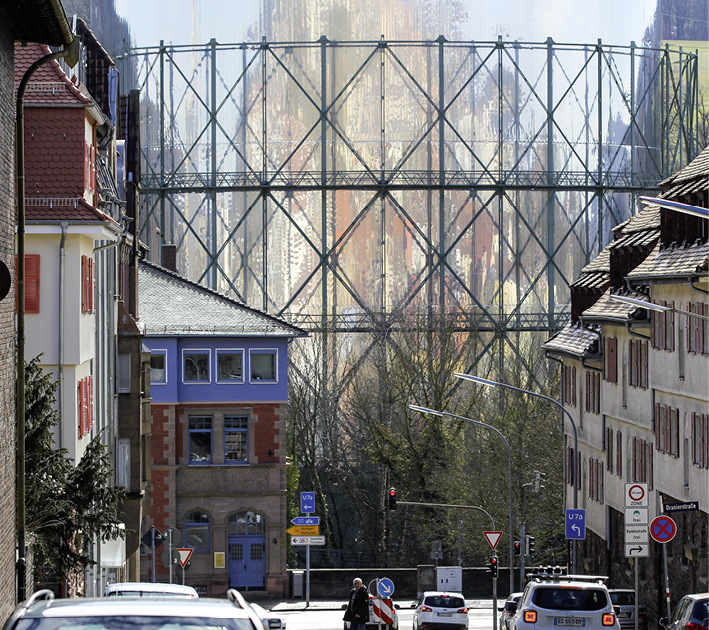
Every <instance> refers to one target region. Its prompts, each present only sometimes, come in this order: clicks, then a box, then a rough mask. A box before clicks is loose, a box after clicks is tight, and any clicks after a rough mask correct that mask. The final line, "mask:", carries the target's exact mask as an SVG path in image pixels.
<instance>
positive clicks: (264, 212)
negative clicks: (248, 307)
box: [261, 37, 270, 312]
mask: <svg viewBox="0 0 709 630" xmlns="http://www.w3.org/2000/svg"><path fill="white" fill-rule="evenodd" d="M267 51H268V44H267V43H266V38H265V37H263V38H262V42H261V147H262V154H261V286H262V296H261V308H262V309H263V310H264V311H265V312H267V311H268V191H269V190H270V188H269V181H268V140H267V138H268V136H267V131H268V124H267V120H266V113H267V112H268V107H267V106H268V102H267V98H266V97H267V90H266V88H267V82H268V75H267V74H266V52H267Z"/></svg>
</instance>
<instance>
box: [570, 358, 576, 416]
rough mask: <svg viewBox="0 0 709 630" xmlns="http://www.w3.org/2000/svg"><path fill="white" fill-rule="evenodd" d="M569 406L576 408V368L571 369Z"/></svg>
mask: <svg viewBox="0 0 709 630" xmlns="http://www.w3.org/2000/svg"><path fill="white" fill-rule="evenodd" d="M571 404H572V405H573V406H574V407H575V406H576V366H575V365H574V366H573V367H572V368H571Z"/></svg>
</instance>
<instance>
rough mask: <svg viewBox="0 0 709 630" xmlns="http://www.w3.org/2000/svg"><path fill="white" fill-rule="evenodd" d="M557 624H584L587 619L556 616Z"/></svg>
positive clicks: (555, 622)
mask: <svg viewBox="0 0 709 630" xmlns="http://www.w3.org/2000/svg"><path fill="white" fill-rule="evenodd" d="M554 625H555V626H575V627H578V626H583V625H585V620H584V619H583V618H581V617H554Z"/></svg>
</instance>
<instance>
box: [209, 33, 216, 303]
mask: <svg viewBox="0 0 709 630" xmlns="http://www.w3.org/2000/svg"><path fill="white" fill-rule="evenodd" d="M209 48H210V52H211V64H210V66H211V70H210V71H211V77H210V78H211V86H210V93H211V103H210V116H211V123H210V131H211V136H212V137H211V142H212V151H211V158H212V159H211V165H210V177H209V181H210V183H211V185H212V190H211V191H210V193H209V198H210V202H211V205H212V216H211V219H212V225H211V229H210V231H209V232H208V234H210V238H208V241H207V243H208V245H209V248H210V252H209V260H210V266H211V268H212V272H211V273H210V274H209V275H208V276H207V277H208V278H209V280H208V283H209V286H210V288H212V289H213V290H215V291H216V290H217V252H218V251H219V245H218V244H217V40H216V39H214V38H213V37H212V39H211V40H210V41H209Z"/></svg>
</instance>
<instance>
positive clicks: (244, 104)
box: [235, 46, 250, 302]
mask: <svg viewBox="0 0 709 630" xmlns="http://www.w3.org/2000/svg"><path fill="white" fill-rule="evenodd" d="M246 50H247V48H246V46H242V48H241V74H242V76H243V77H244V85H243V88H242V92H241V112H242V113H241V150H242V151H243V155H244V160H243V162H244V166H243V169H244V172H246V170H247V169H246V155H247V152H246V130H247V128H248V107H249V101H248V98H247V94H248V87H249V84H248V74H247V73H246ZM248 207H249V193H248V192H247V191H246V190H244V191H243V192H242V193H241V211H242V213H243V214H246V209H247V208H248ZM236 221H238V219H236V218H235V223H236ZM243 225H244V245H243V251H242V252H241V260H240V261H239V262H240V265H241V271H242V273H241V277H242V278H243V282H244V284H243V287H242V295H243V296H244V299H245V300H246V301H247V302H248V300H249V275H250V274H249V273H248V271H247V270H248V269H249V248H248V238H249V218H248V216H246V217H244V220H243Z"/></svg>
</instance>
